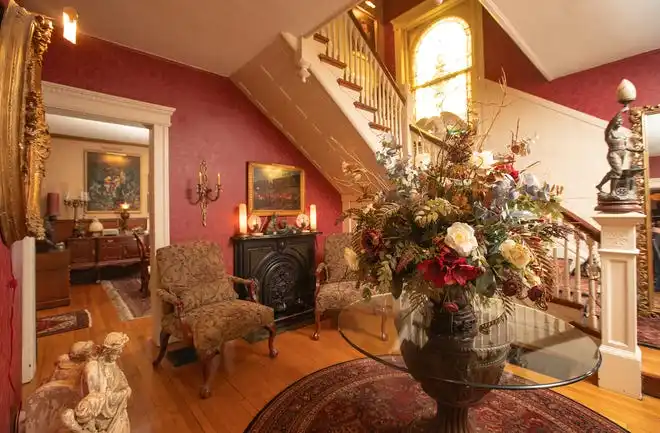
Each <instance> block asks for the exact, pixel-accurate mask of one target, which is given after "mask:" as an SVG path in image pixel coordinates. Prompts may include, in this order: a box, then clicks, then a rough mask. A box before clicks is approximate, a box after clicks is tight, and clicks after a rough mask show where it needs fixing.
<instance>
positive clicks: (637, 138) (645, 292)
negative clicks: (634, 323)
mask: <svg viewBox="0 0 660 433" xmlns="http://www.w3.org/2000/svg"><path fill="white" fill-rule="evenodd" d="M656 113H660V105H645V106H643V107H633V108H631V109H630V111H629V113H628V120H629V121H630V129H631V131H632V136H631V145H632V147H633V148H637V149H641V150H644V152H643V153H635V154H633V157H632V158H633V164H638V165H641V166H643V167H644V169H645V170H644V176H640V177H638V178H637V196H638V197H639V201H640V202H641V203H642V208H643V210H644V213H645V214H646V220H645V222H644V223H642V224H640V225H639V227H638V228H637V248H638V249H639V255H638V256H637V311H638V312H639V314H641V315H644V316H648V315H655V314H657V312H654V309H653V286H654V284H653V260H652V259H651V257H652V251H653V249H652V244H651V242H652V237H651V236H649V233H651V215H650V214H651V202H650V200H649V195H650V193H651V188H650V185H649V153H648V150H647V148H646V145H645V142H644V118H645V116H648V115H649V114H656Z"/></svg>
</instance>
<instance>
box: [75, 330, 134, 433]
mask: <svg viewBox="0 0 660 433" xmlns="http://www.w3.org/2000/svg"><path fill="white" fill-rule="evenodd" d="M126 343H128V336H126V334H123V333H121V332H111V333H109V334H108V335H107V336H106V337H105V340H104V341H103V345H102V347H101V348H100V353H99V355H98V357H97V358H92V359H91V360H90V361H89V362H88V363H87V364H86V365H85V369H84V373H83V375H84V379H85V385H86V389H87V391H88V394H87V395H86V396H85V397H83V399H82V400H80V402H79V403H78V405H77V406H76V408H75V409H73V410H72V409H69V410H67V411H65V412H64V413H63V414H62V421H63V422H64V424H65V425H66V426H67V427H68V428H69V429H70V430H71V431H72V432H75V433H130V431H131V427H130V422H129V419H128V412H127V410H126V408H127V403H128V399H129V398H130V396H131V388H130V386H129V385H128V381H127V380H126V376H125V375H124V372H123V371H121V369H120V368H119V366H118V365H117V359H119V356H120V355H121V352H122V350H123V349H124V346H125V345H126Z"/></svg>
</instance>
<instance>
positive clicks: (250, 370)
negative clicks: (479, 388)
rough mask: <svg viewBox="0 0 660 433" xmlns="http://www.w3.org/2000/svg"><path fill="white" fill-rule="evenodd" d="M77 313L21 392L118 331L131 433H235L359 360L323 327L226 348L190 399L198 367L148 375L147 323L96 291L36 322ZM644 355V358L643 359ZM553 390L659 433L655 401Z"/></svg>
mask: <svg viewBox="0 0 660 433" xmlns="http://www.w3.org/2000/svg"><path fill="white" fill-rule="evenodd" d="M83 308H87V309H88V310H89V311H90V312H91V315H92V320H93V323H92V327H91V328H88V329H83V330H78V331H74V332H68V333H64V334H58V335H53V336H48V337H43V338H39V339H38V359H37V374H36V377H35V379H34V380H33V381H32V383H30V384H27V385H25V386H24V387H23V396H27V395H29V394H30V393H31V392H33V391H34V389H35V388H36V387H37V386H38V384H40V383H41V382H42V381H43V380H44V379H45V378H47V377H48V376H49V375H50V374H51V372H52V370H53V363H54V362H55V360H56V359H57V357H58V356H59V355H61V354H63V353H66V352H68V349H69V347H70V345H71V344H72V343H73V342H74V341H79V340H87V339H92V340H95V341H97V342H100V341H102V339H103V337H104V336H105V334H106V333H108V332H110V331H122V332H125V333H126V334H128V336H129V337H130V339H131V341H130V343H129V344H128V346H127V347H126V349H125V351H124V355H123V356H122V358H121V365H122V367H123V369H124V372H125V373H126V376H127V378H128V381H129V383H130V384H131V387H132V388H133V397H132V399H131V401H130V403H129V416H130V418H131V423H132V432H133V433H225V432H231V433H240V432H242V431H243V430H244V429H245V427H246V426H247V425H248V423H249V422H250V420H251V419H252V418H253V417H254V416H255V415H256V414H257V412H258V411H259V409H261V408H262V407H263V406H264V405H265V404H266V403H267V402H268V401H269V400H270V399H272V398H273V397H274V396H275V395H276V394H277V393H279V392H280V391H281V390H283V389H284V388H285V387H286V386H288V385H290V384H291V383H293V382H295V381H296V380H298V379H300V378H301V377H303V376H305V375H307V374H309V373H312V372H314V371H316V370H318V369H321V368H323V367H327V366H329V365H332V364H336V363H338V362H342V361H347V360H350V359H353V358H357V357H359V356H360V355H359V354H358V353H357V352H356V351H355V350H353V349H351V348H350V347H349V346H348V344H346V343H345V342H344V341H343V339H342V338H341V336H340V335H339V333H338V332H337V331H335V330H332V329H331V327H330V323H329V322H327V323H326V326H325V328H324V330H323V332H322V333H321V340H320V341H318V342H314V341H312V340H311V339H310V338H309V336H310V335H311V328H303V329H299V330H296V331H289V332H285V333H283V334H281V335H279V336H278V338H277V340H276V342H277V347H278V348H279V350H280V355H279V357H278V358H277V359H274V360H272V359H269V358H268V355H267V352H268V350H267V344H266V342H265V341H263V342H259V343H255V344H253V345H250V344H248V343H246V342H245V341H243V340H238V341H235V342H232V343H230V344H227V347H226V349H225V353H224V364H223V366H222V367H221V371H220V373H219V374H218V377H217V380H216V383H215V385H214V390H213V392H214V394H213V396H212V397H211V398H210V399H208V400H200V399H199V398H198V397H197V392H198V388H199V386H200V384H201V381H202V377H201V370H200V367H199V365H197V364H191V365H187V366H183V367H180V368H173V367H172V366H171V365H170V364H169V363H168V362H167V360H165V361H163V366H162V367H161V369H160V370H158V371H154V370H153V369H152V367H151V360H152V358H153V355H154V354H155V351H156V348H155V346H154V345H153V343H152V341H151V319H149V318H144V319H137V320H133V321H129V322H121V321H119V319H118V316H117V314H116V312H115V309H114V307H113V306H112V304H111V303H110V301H109V299H108V297H107V296H106V295H105V292H104V291H103V289H102V288H101V286H100V285H88V286H74V287H73V289H72V303H71V305H70V306H68V307H62V308H58V309H53V310H45V311H40V312H38V316H40V317H41V316H47V315H52V314H57V313H61V312H66V311H72V310H78V309H83ZM648 352H650V351H647V350H645V351H644V356H645V357H646V356H647V353H648ZM652 355H653V354H652ZM656 356H657V355H656ZM658 359H660V356H658ZM516 373H520V371H516ZM558 391H559V392H560V393H562V394H564V395H566V396H567V397H569V398H572V399H574V400H576V401H578V402H580V403H582V404H584V405H585V406H588V407H590V408H591V409H593V410H595V411H597V412H599V413H601V414H603V415H604V416H606V417H608V418H610V419H612V420H613V421H615V422H617V423H618V424H620V425H621V426H623V427H625V428H627V429H628V430H630V431H631V432H634V433H656V432H658V431H660V400H658V399H654V398H652V397H645V398H644V400H642V401H637V400H633V399H630V398H626V397H622V396H619V395H617V394H615V393H612V392H609V391H605V390H601V389H599V388H598V387H597V386H595V385H593V384H591V383H588V382H582V383H578V384H575V385H571V386H567V387H564V388H561V389H559V390H558Z"/></svg>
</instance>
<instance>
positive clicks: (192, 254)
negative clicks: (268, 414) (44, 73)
mask: <svg viewBox="0 0 660 433" xmlns="http://www.w3.org/2000/svg"><path fill="white" fill-rule="evenodd" d="M156 268H157V269H156V273H155V274H157V277H158V278H159V280H158V283H159V284H158V291H157V293H158V295H159V296H160V297H161V299H162V300H163V301H164V311H163V319H162V323H161V325H162V330H161V334H160V352H159V354H158V357H157V358H156V360H154V362H153V364H154V367H157V366H158V365H159V364H160V362H161V361H162V360H163V357H164V356H165V352H166V351H167V343H168V342H169V339H170V336H172V335H174V336H176V337H177V338H180V339H182V340H184V341H188V342H192V345H193V346H194V347H195V349H196V351H197V354H198V355H199V358H200V359H201V360H202V363H203V365H204V380H205V381H204V384H203V385H202V388H201V390H200V396H201V397H202V398H208V397H209V396H210V395H211V385H212V383H213V379H214V378H215V375H216V372H217V370H218V367H219V364H220V360H221V357H222V348H223V344H224V343H225V342H227V341H231V340H235V339H237V338H240V337H243V336H245V335H246V334H248V333H249V332H251V331H253V330H255V329H258V328H261V327H263V328H266V329H267V330H268V331H269V333H270V338H269V339H268V348H269V352H270V356H271V358H274V357H276V356H277V350H276V349H275V347H274V339H275V317H274V311H273V309H272V308H270V307H266V306H265V305H261V304H259V303H258V302H257V300H256V298H255V290H256V281H254V280H245V279H242V278H238V277H234V276H231V275H227V274H226V273H225V267H224V263H223V258H222V251H221V249H220V246H219V245H218V244H216V243H211V242H205V241H197V242H191V243H186V244H179V245H170V246H167V247H163V248H160V249H158V251H156ZM154 277H156V275H154ZM233 283H239V284H243V285H245V287H246V288H247V289H248V294H249V298H250V300H248V301H242V300H238V299H237V296H236V292H235V291H234V284H233Z"/></svg>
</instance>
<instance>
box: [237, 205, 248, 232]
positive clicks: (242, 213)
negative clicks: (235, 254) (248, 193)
mask: <svg viewBox="0 0 660 433" xmlns="http://www.w3.org/2000/svg"><path fill="white" fill-rule="evenodd" d="M238 233H240V234H242V235H246V234H247V206H246V205H245V203H241V204H239V205H238Z"/></svg>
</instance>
